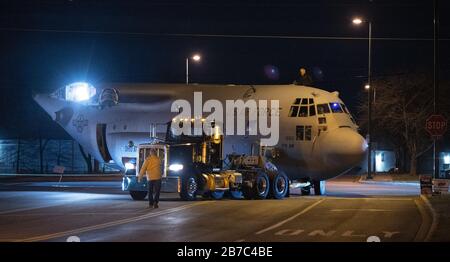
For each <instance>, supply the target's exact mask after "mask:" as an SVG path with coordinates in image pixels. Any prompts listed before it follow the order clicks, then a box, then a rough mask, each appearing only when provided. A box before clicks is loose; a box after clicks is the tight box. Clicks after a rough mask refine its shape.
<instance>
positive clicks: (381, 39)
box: [0, 28, 450, 41]
mask: <svg viewBox="0 0 450 262" xmlns="http://www.w3.org/2000/svg"><path fill="white" fill-rule="evenodd" d="M0 31H8V32H38V33H59V34H67V33H70V34H91V35H130V36H152V37H199V38H247V39H258V38H259V39H287V40H289V39H301V40H367V37H350V36H348V37H347V36H285V35H239V34H172V33H170V34H161V33H147V32H124V31H89V30H61V29H33V28H0ZM372 40H376V41H433V38H411V37H372ZM449 40H450V38H441V39H440V41H449Z"/></svg>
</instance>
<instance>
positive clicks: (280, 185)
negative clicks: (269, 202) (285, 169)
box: [271, 173, 289, 199]
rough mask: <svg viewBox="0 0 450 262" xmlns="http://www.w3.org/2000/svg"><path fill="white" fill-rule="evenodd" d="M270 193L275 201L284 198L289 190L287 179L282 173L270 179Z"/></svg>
mask: <svg viewBox="0 0 450 262" xmlns="http://www.w3.org/2000/svg"><path fill="white" fill-rule="evenodd" d="M271 182H272V185H271V191H272V194H271V195H272V196H273V198H275V199H282V198H284V197H286V195H287V193H288V189H289V179H288V178H287V176H286V175H285V174H283V173H279V174H276V175H275V176H274V178H273V179H272V181H271Z"/></svg>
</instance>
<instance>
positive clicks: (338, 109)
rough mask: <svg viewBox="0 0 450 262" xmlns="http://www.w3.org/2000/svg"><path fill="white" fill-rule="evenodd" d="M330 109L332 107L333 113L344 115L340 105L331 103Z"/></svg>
mask: <svg viewBox="0 0 450 262" xmlns="http://www.w3.org/2000/svg"><path fill="white" fill-rule="evenodd" d="M330 107H331V111H333V113H344V112H343V111H342V108H341V106H340V105H339V103H336V102H335V103H330Z"/></svg>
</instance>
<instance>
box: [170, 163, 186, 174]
mask: <svg viewBox="0 0 450 262" xmlns="http://www.w3.org/2000/svg"><path fill="white" fill-rule="evenodd" d="M182 169H183V165H182V164H171V165H170V166H169V170H170V171H174V172H178V171H180V170H182Z"/></svg>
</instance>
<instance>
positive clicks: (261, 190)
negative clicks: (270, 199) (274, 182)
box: [253, 171, 270, 199]
mask: <svg viewBox="0 0 450 262" xmlns="http://www.w3.org/2000/svg"><path fill="white" fill-rule="evenodd" d="M253 189H254V198H255V199H265V198H267V195H268V194H269V191H270V180H269V177H268V176H267V174H266V173H264V172H262V171H259V172H258V173H257V174H256V176H255V182H254V185H253Z"/></svg>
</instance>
